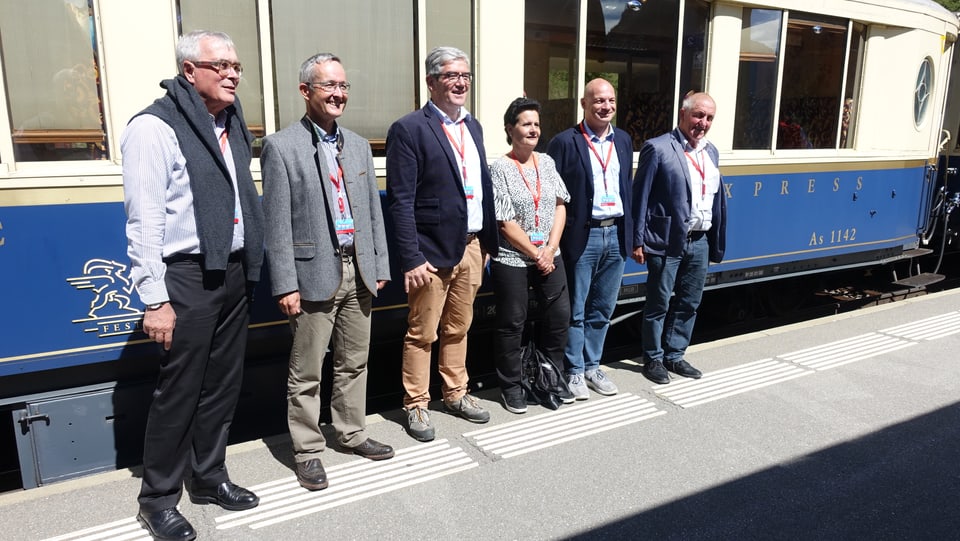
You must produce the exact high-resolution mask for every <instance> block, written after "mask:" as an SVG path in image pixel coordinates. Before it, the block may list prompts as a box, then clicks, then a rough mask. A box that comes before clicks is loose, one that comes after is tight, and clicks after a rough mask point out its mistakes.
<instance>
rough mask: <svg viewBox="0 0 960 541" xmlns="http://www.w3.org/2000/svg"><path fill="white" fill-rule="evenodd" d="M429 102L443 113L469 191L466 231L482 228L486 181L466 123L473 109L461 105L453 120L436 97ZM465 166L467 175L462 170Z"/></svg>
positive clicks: (461, 176)
mask: <svg viewBox="0 0 960 541" xmlns="http://www.w3.org/2000/svg"><path fill="white" fill-rule="evenodd" d="M430 106H431V107H433V109H434V111H436V112H437V113H439V114H440V119H441V120H442V121H443V127H444V131H446V133H447V139H448V141H449V143H450V148H451V149H453V155H454V157H455V158H456V160H457V170H458V171H460V172H461V173H460V175H459V176H460V178H459V179H458V180H459V181H460V182H461V183H462V184H463V191H464V193H465V194H467V232H468V233H476V232H477V231H480V230H481V229H483V184H482V183H481V182H480V179H481V175H482V170H481V164H480V151H479V150H477V145H476V142H475V141H474V140H473V135H471V134H470V130H469V129H467V127H466V124H464V122H465V121H466V120H467V118H468V117H469V116H470V113H468V112H467V109H466V108H465V107H461V108H460V116H459V117H457V118H456V120H453V119H451V118H450V117H449V116H447V114H446V113H444V112H443V111H441V110H440V108H439V107H437V106H436V104H435V103H433V100H430ZM461 128H462V130H461ZM461 134H462V138H461ZM457 147H460V148H459V149H458V148H457ZM461 151H462V153H463V155H462V157H461ZM464 170H466V175H464V174H463V171H464ZM464 177H466V178H464Z"/></svg>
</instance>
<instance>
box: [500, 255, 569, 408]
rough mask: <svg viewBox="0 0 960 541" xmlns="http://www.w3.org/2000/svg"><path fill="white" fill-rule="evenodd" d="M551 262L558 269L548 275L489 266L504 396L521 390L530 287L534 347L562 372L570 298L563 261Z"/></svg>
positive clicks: (528, 268) (513, 268)
mask: <svg viewBox="0 0 960 541" xmlns="http://www.w3.org/2000/svg"><path fill="white" fill-rule="evenodd" d="M554 262H555V264H556V265H557V268H556V269H555V270H554V271H553V272H551V273H550V274H548V275H547V276H543V275H541V274H540V271H539V270H537V267H536V266H530V267H510V266H507V265H503V264H501V263H497V262H496V261H494V262H492V263H491V264H490V272H491V278H492V279H493V290H494V293H495V294H496V305H497V333H496V336H495V337H494V346H495V351H496V361H497V377H498V378H499V380H500V389H501V390H502V391H503V392H504V393H512V392H516V391H517V390H519V387H520V377H521V372H520V369H521V368H520V346H521V345H522V344H523V331H524V327H525V326H526V323H527V306H528V304H529V301H528V299H529V292H528V290H529V288H530V287H533V291H534V293H535V298H536V300H537V304H538V308H539V310H538V317H537V318H536V325H535V328H536V332H535V335H534V337H532V338H533V339H534V341H535V342H536V344H537V348H538V349H539V350H540V351H542V352H543V353H544V354H546V355H547V356H548V357H549V358H550V359H551V360H552V361H553V362H554V364H556V365H557V368H558V369H560V370H562V369H563V368H562V367H563V358H564V353H563V351H564V347H566V345H567V329H568V328H569V326H570V296H569V294H568V293H567V276H566V273H565V271H564V267H563V261H562V260H561V259H560V258H559V257H558V258H556V259H555V260H554Z"/></svg>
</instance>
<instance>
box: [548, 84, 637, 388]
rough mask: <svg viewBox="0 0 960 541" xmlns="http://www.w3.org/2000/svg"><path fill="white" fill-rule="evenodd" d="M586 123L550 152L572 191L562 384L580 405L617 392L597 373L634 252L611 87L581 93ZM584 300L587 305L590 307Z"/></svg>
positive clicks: (563, 243) (626, 163) (629, 148)
mask: <svg viewBox="0 0 960 541" xmlns="http://www.w3.org/2000/svg"><path fill="white" fill-rule="evenodd" d="M580 106H581V107H582V108H583V121H582V122H580V123H579V124H577V125H576V126H574V127H572V128H570V129H568V130H565V131H563V132H560V133H559V134H557V135H556V136H555V137H554V138H553V140H551V141H550V145H549V147H548V148H547V153H548V154H550V156H552V157H553V159H554V161H556V162H557V170H558V171H559V172H560V176H561V177H563V181H564V182H565V183H566V185H567V189H568V190H569V192H570V203H569V204H568V205H567V227H566V229H564V231H563V237H561V239H560V250H561V252H560V254H561V255H562V256H563V263H564V265H565V266H566V268H567V269H568V272H567V285H568V288H569V289H570V332H569V334H568V338H567V348H566V356H565V357H566V367H565V368H566V372H567V383H568V384H569V387H570V390H571V392H572V393H573V395H574V397H575V398H576V399H577V400H586V399H588V398H590V392H589V391H588V390H587V388H588V387H589V388H591V389H593V390H594V391H595V392H597V393H600V394H604V395H612V394H616V392H617V386H616V385H614V384H613V382H612V381H610V380H609V379H608V378H607V377H606V375H605V374H604V373H603V371H602V370H600V358H601V356H602V355H603V342H604V340H605V339H606V336H607V329H608V328H609V327H610V317H611V316H612V315H613V309H614V308H615V307H616V304H617V296H618V294H619V292H620V281H621V279H622V278H623V264H624V262H625V261H626V258H627V255H628V254H629V253H631V252H632V251H633V235H632V232H633V215H632V214H631V212H630V204H631V199H630V169H631V167H632V165H633V142H632V139H631V138H630V135H629V134H627V132H625V131H623V130H621V129H618V128H615V127H614V126H613V125H612V124H611V122H612V121H613V119H614V118H615V117H616V112H617V101H616V94H615V92H614V89H613V85H611V84H610V83H609V82H607V81H605V80H603V79H594V80H592V81H590V82H589V83H587V85H586V87H584V92H583V98H581V99H580ZM588 299H589V303H588Z"/></svg>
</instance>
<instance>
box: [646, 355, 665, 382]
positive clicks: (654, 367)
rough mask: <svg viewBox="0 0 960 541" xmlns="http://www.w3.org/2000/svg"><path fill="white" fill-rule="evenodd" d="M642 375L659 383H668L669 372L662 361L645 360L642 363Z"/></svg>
mask: <svg viewBox="0 0 960 541" xmlns="http://www.w3.org/2000/svg"><path fill="white" fill-rule="evenodd" d="M643 375H644V376H646V378H647V379H648V380H650V381H652V382H654V383H659V384H661V385H663V384H666V383H670V374H668V373H667V369H666V368H664V367H663V361H647V362H646V363H645V364H644V365H643Z"/></svg>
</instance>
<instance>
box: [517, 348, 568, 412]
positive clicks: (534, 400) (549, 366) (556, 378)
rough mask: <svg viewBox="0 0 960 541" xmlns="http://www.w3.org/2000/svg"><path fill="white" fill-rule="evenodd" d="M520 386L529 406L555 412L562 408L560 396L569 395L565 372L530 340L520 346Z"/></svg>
mask: <svg viewBox="0 0 960 541" xmlns="http://www.w3.org/2000/svg"><path fill="white" fill-rule="evenodd" d="M520 370H521V378H520V384H521V386H522V387H523V390H524V392H525V394H526V395H527V403H528V404H540V405H541V406H543V407H545V408H548V409H552V410H555V409H557V408H559V407H560V404H562V401H561V400H560V396H561V395H562V394H567V393H569V389H568V388H567V382H566V380H565V379H564V377H563V372H562V371H561V370H560V369H559V368H558V367H557V365H556V364H554V362H553V361H552V360H551V359H550V358H549V357H547V356H546V355H545V354H544V353H543V352H541V351H540V350H538V349H537V345H536V344H535V343H534V342H533V340H530V341H529V342H527V343H526V344H525V345H523V346H520Z"/></svg>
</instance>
